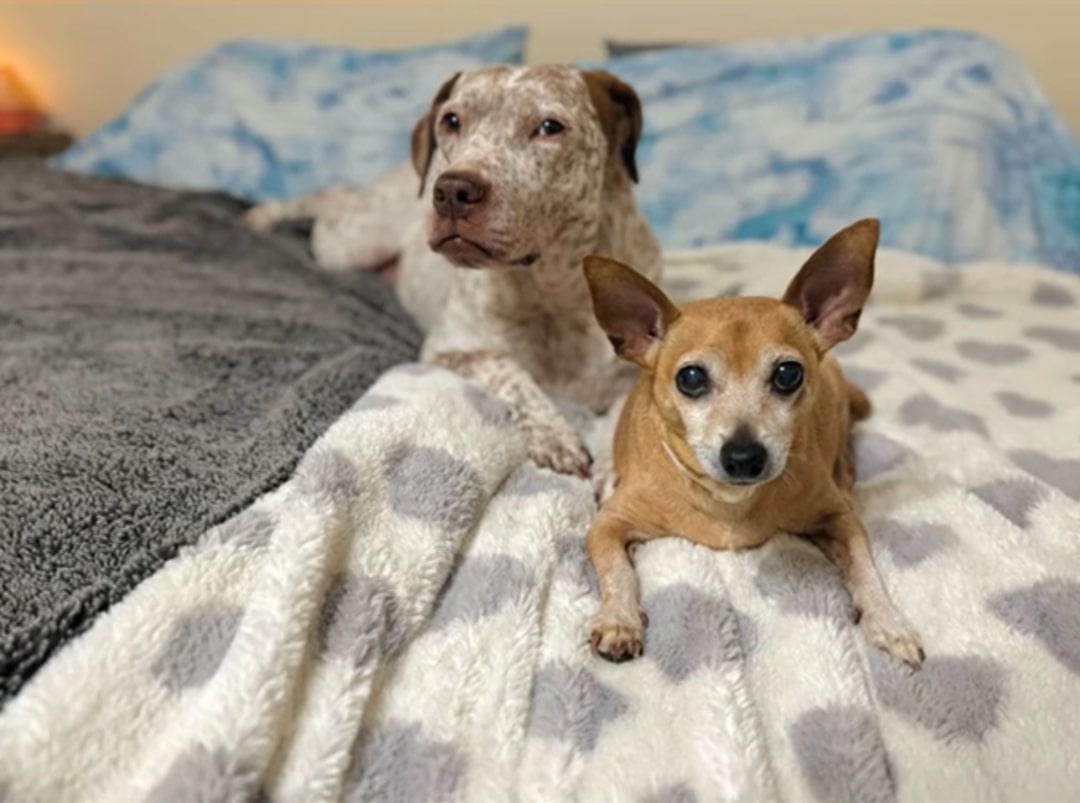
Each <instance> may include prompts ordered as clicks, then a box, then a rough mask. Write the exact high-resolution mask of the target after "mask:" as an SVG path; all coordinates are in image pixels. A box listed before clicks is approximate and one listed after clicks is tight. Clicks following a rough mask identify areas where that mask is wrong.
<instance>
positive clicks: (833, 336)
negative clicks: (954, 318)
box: [585, 220, 923, 667]
mask: <svg viewBox="0 0 1080 803" xmlns="http://www.w3.org/2000/svg"><path fill="white" fill-rule="evenodd" d="M878 228H879V227H878V222H877V221H876V220H862V221H859V222H858V223H855V224H853V225H852V226H850V227H848V228H847V229H844V230H843V231H841V232H839V233H838V234H836V235H834V236H833V237H832V238H831V239H830V240H829V241H828V242H826V243H825V244H824V245H823V246H822V247H821V248H820V249H818V250H817V251H816V252H815V253H814V254H813V255H812V256H811V257H810V259H809V260H807V262H806V264H805V265H803V267H802V269H801V270H800V271H799V273H798V275H797V276H796V277H795V279H794V280H793V281H792V282H791V284H790V285H789V286H788V288H787V291H786V293H785V294H784V297H783V299H782V300H774V299H767V298H717V299H710V300H705V301H698V302H695V303H692V304H689V305H688V306H686V307H685V308H684V309H682V310H679V309H678V308H677V307H676V306H675V305H674V304H673V303H672V302H671V301H670V300H669V299H668V298H667V297H666V296H665V295H664V294H663V292H662V291H661V290H660V289H659V288H657V287H656V286H655V285H654V284H652V283H651V282H650V281H649V280H648V279H646V278H644V277H643V276H642V275H641V274H640V273H638V272H636V271H635V270H633V269H632V268H630V267H627V266H625V265H623V264H621V263H619V262H616V261H614V260H612V259H608V258H605V257H599V256H590V257H588V258H586V260H585V274H586V278H587V280H588V283H589V288H590V291H591V293H592V297H593V306H594V310H595V313H596V316H597V319H598V320H599V322H600V325H601V327H602V328H603V329H604V331H605V332H606V333H607V335H608V337H609V339H610V340H611V342H612V344H613V345H614V347H615V350H616V352H617V354H618V355H619V356H620V357H621V358H623V359H625V360H629V361H630V362H633V363H636V364H637V365H638V366H640V367H641V369H642V371H641V374H640V376H639V379H638V381H637V384H636V386H635V388H634V391H633V392H632V394H631V395H630V397H629V399H628V400H627V402H626V405H625V406H624V407H623V410H622V413H621V416H620V419H619V424H618V428H617V430H616V435H615V449H614V453H615V476H616V478H617V482H616V486H615V491H614V494H613V495H612V496H611V498H610V499H609V500H608V501H607V502H606V503H605V504H604V506H603V507H602V508H601V510H600V512H599V513H598V514H597V517H596V519H595V520H594V522H593V524H592V526H591V527H590V529H589V533H588V536H587V546H588V551H589V557H590V559H591V560H592V563H593V565H594V567H595V569H596V572H597V576H598V578H599V581H600V589H601V604H600V609H599V611H598V612H597V613H596V615H595V616H594V617H593V618H592V620H591V622H590V624H589V629H590V641H591V644H592V647H593V650H594V651H595V652H596V653H597V654H599V655H600V656H602V657H604V658H607V659H609V660H613V661H621V660H627V659H629V658H633V657H636V656H638V655H640V654H641V652H642V650H643V639H644V629H645V627H646V625H647V622H646V619H645V616H644V614H643V612H642V610H641V607H640V599H639V591H638V584H637V577H636V575H635V574H634V568H633V564H632V562H631V559H630V550H631V549H632V548H633V547H634V546H636V545H637V544H639V543H641V542H643V541H648V540H650V539H653V538H658V537H663V536H680V537H683V538H686V539H689V540H690V541H693V542H695V543H698V544H703V545H705V546H708V547H711V548H713V549H748V548H752V547H757V546H760V545H761V544H763V543H764V542H765V541H767V540H768V539H769V538H771V537H772V536H774V535H775V534H777V533H780V532H787V533H792V534H796V535H802V536H806V537H808V538H810V539H811V540H812V541H813V542H814V543H815V544H817V545H818V547H820V548H821V550H822V551H823V552H824V553H825V555H826V556H828V558H829V559H830V560H832V562H833V563H835V564H836V565H837V566H838V567H839V569H840V571H841V573H842V574H843V577H844V581H845V583H846V585H847V588H848V590H849V591H850V593H851V596H852V601H853V603H854V608H855V612H856V616H857V617H858V621H859V622H860V624H861V626H862V629H863V632H864V633H865V634H866V637H867V638H868V639H869V641H870V642H871V643H872V644H874V645H875V646H877V647H880V648H881V649H884V650H886V651H888V652H889V653H891V654H892V655H894V656H895V657H897V658H899V659H900V660H902V661H904V662H906V663H907V664H909V665H911V666H912V667H918V666H920V665H921V663H922V660H923V650H922V647H921V645H920V642H919V636H918V635H917V633H916V632H915V631H914V630H913V629H912V627H911V626H910V625H909V624H908V623H907V621H906V620H905V619H904V617H903V616H902V615H901V614H900V612H899V611H898V610H897V609H896V607H895V605H894V604H893V603H892V601H891V600H890V598H889V595H888V593H887V592H886V590H885V587H884V585H883V584H882V581H881V578H880V576H879V575H878V572H877V569H876V567H875V566H874V562H873V558H872V556H871V553H870V548H869V544H868V540H867V534H866V530H865V529H864V527H863V525H862V522H861V521H860V520H859V517H858V516H857V515H856V513H855V509H854V502H853V498H852V487H853V485H854V482H855V467H854V462H853V458H852V454H851V451H850V446H849V435H850V430H851V426H852V424H853V422H854V421H857V420H859V419H861V418H865V417H866V416H868V415H869V413H870V403H869V401H868V399H867V398H866V396H865V395H864V394H863V393H862V391H860V390H859V389H858V388H856V387H855V386H853V385H851V384H850V383H848V382H847V381H845V379H844V377H843V375H842V373H841V371H840V366H839V364H838V363H837V361H836V359H835V358H834V357H832V356H831V355H830V354H828V351H829V349H831V348H832V347H833V346H835V345H836V344H837V343H839V342H841V341H843V340H846V339H847V338H849V337H851V335H852V334H854V333H855V329H856V326H857V325H858V321H859V316H860V314H861V312H862V308H863V305H864V303H865V302H866V299H867V296H868V295H869V293H870V288H871V286H872V284H873V277H874V255H875V252H876V250H877V243H878Z"/></svg>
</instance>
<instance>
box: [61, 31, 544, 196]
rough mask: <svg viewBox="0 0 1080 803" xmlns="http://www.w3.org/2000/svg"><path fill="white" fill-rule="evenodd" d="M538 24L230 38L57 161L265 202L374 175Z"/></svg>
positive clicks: (514, 60)
mask: <svg viewBox="0 0 1080 803" xmlns="http://www.w3.org/2000/svg"><path fill="white" fill-rule="evenodd" d="M527 34H528V32H527V30H526V29H525V28H522V27H510V28H505V29H503V30H500V31H495V32H493V33H488V34H479V35H476V36H472V37H469V38H466V39H463V40H460V41H457V42H448V43H445V44H439V45H432V46H429V47H422V48H415V49H411V50H400V51H389V52H381V51H362V50H355V49H353V48H347V47H327V46H324V45H316V44H308V43H302V42H275V41H262V40H248V41H237V42H229V43H227V44H224V45H221V46H220V47H216V48H214V49H213V50H211V51H210V52H208V53H206V54H204V55H202V56H200V57H199V58H196V59H194V60H193V61H191V62H190V63H188V64H186V65H183V66H182V67H180V68H179V69H177V70H175V71H173V72H170V73H169V74H167V75H165V76H163V77H162V78H161V79H160V80H158V81H157V82H155V83H154V84H153V85H152V86H150V87H148V88H147V89H146V90H145V91H144V92H143V93H142V94H141V95H140V96H139V97H138V98H136V99H135V101H134V102H133V103H132V104H131V106H130V107H129V108H128V109H127V110H125V111H124V113H123V114H122V115H121V116H120V117H118V118H117V119H115V120H113V121H112V122H111V123H109V124H108V125H106V126H105V127H104V128H102V129H100V130H98V131H96V132H94V133H93V134H91V135H90V136H89V137H87V138H86V139H84V140H83V141H82V142H80V143H78V144H77V145H75V146H74V147H73V148H71V149H69V150H68V151H67V152H65V153H64V154H63V155H62V156H60V157H59V158H57V159H56V160H55V161H54V164H55V165H56V166H58V167H61V168H66V169H69V170H75V171H78V172H82V173H90V174H94V175H99V176H114V177H122V178H128V179H133V180H136V181H143V182H148V183H152V184H161V185H165V186H168V187H175V188H183V189H199V190H220V191H222V192H227V193H230V194H232V195H236V196H239V197H241V198H247V199H249V200H256V201H259V200H267V199H280V198H295V197H297V196H300V195H306V194H308V193H311V192H315V191H317V190H319V189H322V188H324V187H328V186H333V185H335V184H343V183H344V184H354V185H363V184H366V183H369V182H372V181H374V180H376V179H378V178H379V177H380V176H381V175H382V174H384V173H386V172H389V171H390V170H391V169H392V168H394V167H396V166H397V165H398V164H400V163H401V162H403V161H405V160H406V159H407V158H408V156H409V133H410V132H411V130H412V127H413V125H414V124H415V123H416V121H417V120H418V119H419V118H420V115H421V114H423V113H424V112H426V111H427V109H428V107H429V106H430V105H431V98H432V96H433V95H434V94H435V92H436V91H437V90H438V88H439V86H440V84H442V82H443V81H445V80H446V78H447V77H448V76H450V75H451V74H453V73H454V72H455V71H456V70H462V69H470V68H473V67H481V66H484V65H487V64H518V63H520V62H521V60H522V56H523V53H524V49H525V41H526V38H527Z"/></svg>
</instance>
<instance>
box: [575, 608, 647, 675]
mask: <svg viewBox="0 0 1080 803" xmlns="http://www.w3.org/2000/svg"><path fill="white" fill-rule="evenodd" d="M648 624H649V620H648V618H646V616H645V612H644V611H639V612H638V613H637V614H634V613H632V612H630V611H623V610H615V609H610V608H601V609H600V610H599V611H597V612H596V614H595V615H594V616H593V617H592V619H590V620H589V644H590V645H591V646H592V651H593V653H595V654H596V655H599V656H600V657H601V658H603V659H604V660H606V661H611V662H612V663H616V664H621V663H622V662H623V661H630V660H632V659H634V658H639V657H641V654H642V652H644V650H645V628H646V627H647V626H648Z"/></svg>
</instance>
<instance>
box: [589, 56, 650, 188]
mask: <svg viewBox="0 0 1080 803" xmlns="http://www.w3.org/2000/svg"><path fill="white" fill-rule="evenodd" d="M581 77H582V78H584V79H585V86H586V87H587V88H588V90H589V97H590V98H591V99H592V103H593V106H594V107H595V108H596V115H597V117H599V118H600V126H601V127H602V128H603V129H604V134H605V136H607V140H608V147H609V150H610V152H611V153H613V154H617V155H618V158H619V159H620V160H621V161H622V164H623V167H625V168H626V172H627V174H629V176H630V180H631V181H633V182H634V183H635V184H636V183H637V180H638V171H637V144H638V140H639V139H641V129H642V126H643V124H644V122H643V119H642V115H641V99H640V98H639V97H638V94H637V92H635V91H634V88H633V87H632V86H630V84H627V83H624V82H622V81H620V80H619V79H618V78H616V77H615V76H614V75H612V74H611V73H609V72H607V71H605V70H589V71H585V72H582V73H581Z"/></svg>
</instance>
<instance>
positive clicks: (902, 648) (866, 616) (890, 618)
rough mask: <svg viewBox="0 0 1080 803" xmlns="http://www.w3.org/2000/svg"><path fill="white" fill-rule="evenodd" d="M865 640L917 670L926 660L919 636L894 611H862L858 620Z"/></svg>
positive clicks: (897, 612)
mask: <svg viewBox="0 0 1080 803" xmlns="http://www.w3.org/2000/svg"><path fill="white" fill-rule="evenodd" d="M859 626H860V627H861V628H862V631H863V634H864V635H865V636H866V640H867V641H869V642H870V643H871V644H872V645H873V646H875V647H877V648H878V649H880V650H884V651H885V652H887V653H889V655H891V656H893V657H894V658H897V659H899V660H901V661H903V662H904V663H905V664H907V665H908V666H910V667H911V668H912V669H919V668H920V667H921V666H922V664H923V661H924V660H926V653H925V652H924V651H923V648H922V641H921V640H920V639H919V634H918V633H917V632H915V628H913V627H912V626H911V625H910V624H908V622H907V620H906V619H904V617H903V616H902V615H901V614H900V612H899V611H897V610H896V609H886V610H880V611H873V610H864V611H863V612H862V616H861V617H860V618H859Z"/></svg>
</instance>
